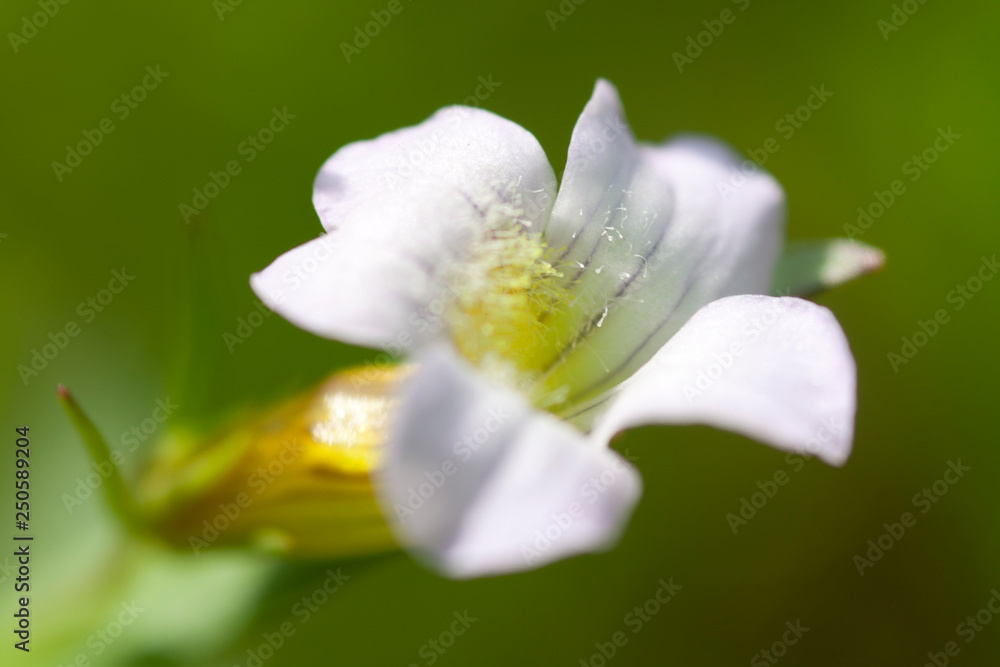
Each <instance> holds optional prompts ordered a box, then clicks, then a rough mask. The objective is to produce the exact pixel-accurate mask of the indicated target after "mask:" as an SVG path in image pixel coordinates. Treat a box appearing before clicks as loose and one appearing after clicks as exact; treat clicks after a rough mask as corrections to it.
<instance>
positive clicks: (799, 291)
mask: <svg viewBox="0 0 1000 667" xmlns="http://www.w3.org/2000/svg"><path fill="white" fill-rule="evenodd" d="M883 264H885V253H883V252H882V251H881V250H879V249H878V248H876V247H874V246H870V245H868V244H867V243H861V242H860V241H855V240H854V239H827V240H823V241H796V242H793V243H789V244H788V247H786V248H785V252H784V253H783V254H782V256H781V260H780V261H779V262H778V267H777V269H776V270H775V272H774V282H773V283H772V285H771V293H772V294H778V295H782V296H810V295H813V294H816V293H817V292H822V291H823V290H825V289H829V288H830V287H836V286H837V285H840V284H841V283H846V282H847V281H849V280H854V279H855V278H858V277H860V276H863V275H865V274H868V273H872V272H874V271H878V270H879V269H881V268H882V265H883Z"/></svg>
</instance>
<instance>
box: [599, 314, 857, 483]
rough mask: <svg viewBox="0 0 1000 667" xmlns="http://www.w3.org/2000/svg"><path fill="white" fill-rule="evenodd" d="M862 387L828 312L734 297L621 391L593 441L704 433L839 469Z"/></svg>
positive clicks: (699, 319)
mask: <svg viewBox="0 0 1000 667" xmlns="http://www.w3.org/2000/svg"><path fill="white" fill-rule="evenodd" d="M855 384H856V369H855V365H854V357H853V356H852V355H851V350H850V348H849V347H848V344H847V339H846V337H845V336H844V332H843V330H842V329H841V328H840V324H839V323H838V322H837V320H836V318H835V317H834V316H833V313H831V312H830V311H829V310H827V309H826V308H823V307H822V306H818V305H816V304H814V303H811V302H809V301H804V300H802V299H797V298H793V297H784V298H776V297H768V296H735V297H729V298H726V299H720V300H719V301H716V302H714V303H711V304H709V305H708V306H706V307H704V308H702V309H701V310H700V311H699V312H698V313H697V314H696V315H695V316H694V317H693V318H691V320H690V321H689V322H688V323H687V324H685V325H684V328H683V329H681V330H680V332H678V333H677V335H676V336H674V337H673V338H672V339H671V340H670V342H668V343H667V344H666V345H665V346H664V347H663V349H661V350H660V351H659V352H657V353H656V355H655V356H654V357H653V359H652V360H650V361H649V363H647V364H646V366H644V367H643V368H642V369H640V370H639V372H638V373H636V374H635V376H634V377H633V378H632V379H630V380H629V381H628V382H627V383H625V385H623V386H622V388H621V390H620V393H619V394H618V395H617V396H616V397H615V399H614V401H613V402H612V403H611V406H610V407H609V408H608V410H607V412H606V413H605V414H604V415H602V416H601V417H600V418H599V419H598V420H597V423H596V424H595V426H594V431H593V435H594V437H595V438H597V439H598V440H599V441H606V440H607V439H608V438H610V437H611V436H612V435H614V433H615V432H617V431H620V430H622V429H625V428H629V427H631V426H637V425H640V424H651V423H655V424H707V425H710V426H716V427H718V428H723V429H727V430H731V431H735V432H737V433H741V434H743V435H746V436H749V437H751V438H755V439H757V440H760V441H761V442H764V443H767V444H769V445H773V446H775V447H778V448H779V449H785V450H790V451H795V452H806V453H810V454H815V455H818V456H819V457H820V458H822V459H823V460H824V461H826V462H827V463H830V464H833V465H842V464H843V463H844V462H845V461H846V460H847V457H848V455H849V454H850V450H851V443H852V439H853V435H854V411H855V401H856V397H855Z"/></svg>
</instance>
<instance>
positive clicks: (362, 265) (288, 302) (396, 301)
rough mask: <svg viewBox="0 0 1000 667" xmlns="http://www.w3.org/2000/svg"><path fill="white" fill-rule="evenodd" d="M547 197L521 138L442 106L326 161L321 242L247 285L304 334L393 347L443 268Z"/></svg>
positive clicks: (506, 127) (531, 216) (318, 198)
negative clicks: (425, 117)
mask: <svg viewBox="0 0 1000 667" xmlns="http://www.w3.org/2000/svg"><path fill="white" fill-rule="evenodd" d="M554 192H555V175H554V173H553V172H552V167H551V166H550V165H549V163H548V160H547V158H546V157H545V153H544V151H543V150H542V148H541V146H539V144H538V141H537V140H536V139H535V138H534V136H532V135H531V133H530V132H528V131H527V130H525V129H523V128H521V127H520V126H518V125H516V124H515V123H512V122H510V121H508V120H505V119H503V118H500V117H499V116H496V115H494V114H491V113H489V112H487V111H482V110H479V109H472V108H464V107H451V108H447V109H442V110H441V111H439V112H438V113H436V114H435V115H434V116H432V117H431V118H430V119H428V120H427V121H425V122H424V123H422V124H420V125H417V126H415V127H410V128H406V129H402V130H398V131H396V132H391V133H389V134H385V135H382V136H381V137H378V138H377V139H373V140H371V141H361V142H357V143H354V144H350V145H347V146H345V147H343V148H341V149H340V150H339V151H337V152H336V153H335V154H334V155H333V157H331V158H330V159H329V160H327V162H326V164H324V165H323V168H322V169H321V170H320V172H319V175H318V176H317V177H316V183H315V186H314V193H313V203H314V204H315V206H316V210H317V212H318V213H319V216H320V219H321V220H322V222H323V226H324V227H325V228H326V230H327V234H326V235H325V236H324V237H321V239H318V240H315V241H313V242H311V243H307V244H306V245H304V246H302V247H299V248H296V249H295V250H292V251H291V252H289V253H286V254H285V255H282V256H281V257H279V258H278V259H277V260H276V261H275V262H274V263H273V264H271V265H270V266H269V267H267V268H266V269H264V271H261V272H260V273H258V274H255V275H254V276H253V277H252V279H251V284H252V286H253V288H254V290H255V291H256V292H257V294H258V296H260V297H261V299H263V300H264V301H265V302H267V303H268V304H269V305H271V306H272V307H273V308H274V309H275V310H276V311H277V312H279V313H281V314H282V315H283V316H285V317H286V318H288V319H289V320H290V321H292V322H294V323H295V324H297V325H298V326H300V327H303V328H305V329H308V330H309V331H312V332H313V333H316V334H319V335H321V336H326V337H329V338H335V339H339V340H344V341H348V342H351V343H356V344H359V345H369V346H379V347H390V348H391V347H395V346H397V345H399V341H400V338H403V339H407V337H412V335H413V334H414V329H415V325H414V322H415V321H416V320H418V319H424V320H426V317H424V316H425V315H427V314H428V311H429V309H430V308H432V306H433V305H434V304H435V302H436V301H442V300H450V299H452V298H453V288H452V287H451V286H450V285H449V284H448V281H449V276H448V270H449V268H451V267H452V266H453V265H454V263H455V262H456V261H460V259H461V258H462V257H463V255H464V254H465V253H467V252H468V249H469V247H470V245H471V244H472V243H474V242H475V241H476V240H477V239H478V238H479V235H481V234H482V233H483V231H484V230H485V228H486V226H487V225H489V224H491V223H496V222H499V221H502V220H510V219H519V220H522V221H524V223H525V224H527V225H530V226H531V227H534V228H535V229H539V230H540V229H541V226H542V223H544V221H545V220H546V219H547V218H548V215H549V211H550V209H551V205H552V201H553V193H554ZM438 305H440V304H438ZM437 314H439V313H437ZM404 345H405V344H404Z"/></svg>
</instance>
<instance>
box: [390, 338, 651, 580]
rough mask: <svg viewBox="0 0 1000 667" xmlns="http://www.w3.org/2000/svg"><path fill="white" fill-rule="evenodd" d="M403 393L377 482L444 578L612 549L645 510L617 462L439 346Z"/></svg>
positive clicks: (410, 538)
mask: <svg viewBox="0 0 1000 667" xmlns="http://www.w3.org/2000/svg"><path fill="white" fill-rule="evenodd" d="M423 356H424V359H423V363H422V366H421V368H420V370H419V371H418V372H417V374H416V376H415V377H414V378H413V379H412V380H411V382H410V384H409V386H408V388H407V389H406V391H405V397H404V400H403V403H402V405H401V406H400V408H399V413H398V415H397V419H396V423H395V425H394V428H393V433H394V435H393V436H392V437H391V438H390V443H389V451H388V453H387V456H386V459H385V467H384V469H383V471H382V474H381V477H380V479H379V488H380V490H381V493H380V495H381V499H382V503H383V509H384V511H385V513H386V515H387V516H388V517H390V518H391V519H390V520H391V521H392V522H393V523H394V524H395V525H396V530H397V532H398V534H399V538H400V541H401V542H402V543H403V544H405V545H408V546H410V547H412V548H413V549H414V550H415V551H416V553H417V554H418V555H419V556H421V557H422V558H423V559H425V560H427V561H430V563H431V564H432V565H433V566H435V567H436V568H437V569H439V570H440V571H442V572H443V573H444V574H446V575H448V576H451V577H456V578H464V577H475V576H481V575H487V574H495V573H501V572H510V571H515V570H525V569H530V568H534V567H539V566H541V565H544V564H546V563H550V562H552V561H555V560H558V559H560V558H565V557H567V556H570V555H574V554H578V553H582V552H586V551H593V550H598V549H602V548H605V547H608V546H610V545H611V544H612V543H613V542H615V541H616V540H617V538H618V535H619V533H620V532H621V530H622V527H623V526H624V523H625V521H626V520H627V518H628V517H629V515H630V514H631V511H632V508H633V506H634V505H635V503H636V502H637V500H638V498H639V496H640V494H641V487H642V483H641V480H640V478H639V475H638V473H637V472H636V471H635V469H634V468H632V466H631V465H629V464H628V463H626V462H625V461H624V460H623V459H622V457H620V456H619V455H618V454H617V453H615V452H613V451H611V450H609V449H607V448H605V447H595V446H594V445H593V444H591V443H589V442H588V441H587V439H586V438H585V436H584V435H583V434H581V433H580V432H578V431H576V430H575V429H573V428H571V427H569V426H568V425H566V424H563V423H561V422H559V421H558V420H557V419H555V418H554V417H552V416H551V415H549V414H547V413H542V412H537V411H535V410H533V409H532V408H531V407H529V406H528V405H527V404H526V403H525V402H524V400H523V399H522V398H521V397H520V396H519V395H517V394H515V393H513V392H511V391H509V390H507V389H504V388H499V387H495V386H493V385H491V384H489V383H488V382H487V381H486V379H485V378H484V377H482V376H479V375H478V374H476V373H475V371H473V370H472V369H471V368H470V367H469V366H467V365H466V364H465V362H464V361H460V360H458V359H457V357H456V356H455V355H454V353H452V352H451V351H449V350H447V349H445V348H443V347H433V348H430V349H429V350H428V351H427V352H426V353H425V354H424V355H423Z"/></svg>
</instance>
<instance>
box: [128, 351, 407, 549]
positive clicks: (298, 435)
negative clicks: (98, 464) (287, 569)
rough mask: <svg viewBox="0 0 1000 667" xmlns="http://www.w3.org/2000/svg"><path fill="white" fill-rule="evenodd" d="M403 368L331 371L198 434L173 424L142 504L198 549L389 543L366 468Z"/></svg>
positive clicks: (168, 531)
mask: <svg viewBox="0 0 1000 667" xmlns="http://www.w3.org/2000/svg"><path fill="white" fill-rule="evenodd" d="M407 372H408V369H407V368H405V367H396V368H393V369H391V370H387V371H372V370H369V369H365V370H360V369H355V370H349V371H345V372H341V373H337V374H335V375H333V376H332V377H330V378H328V379H327V380H325V381H324V382H322V383H321V384H320V385H318V386H317V387H315V388H313V389H311V390H309V391H307V392H305V393H303V394H301V395H300V396H297V397H295V398H293V399H290V400H288V401H286V402H284V403H282V404H280V405H277V406H276V407H273V408H271V409H267V410H265V411H263V412H260V411H257V412H255V413H249V412H248V413H247V414H244V415H242V416H241V417H240V418H238V419H235V420H234V421H233V422H232V423H231V424H229V425H228V426H227V427H226V428H223V429H222V430H220V431H219V432H218V433H216V434H215V435H214V436H211V437H209V438H207V439H204V438H203V439H200V440H198V439H195V438H191V437H187V436H181V435H177V436H174V437H173V439H172V440H171V441H169V442H166V443H164V445H163V446H162V447H161V448H159V449H158V450H157V455H156V459H155V460H154V461H153V462H152V463H151V465H150V466H149V468H148V470H147V472H146V474H145V475H144V476H143V479H142V480H141V483H140V488H139V493H138V495H139V500H138V504H139V506H140V513H141V514H143V515H144V516H145V518H146V520H147V522H148V524H149V525H150V527H151V528H152V529H153V531H154V532H155V533H157V534H159V535H160V536H162V537H164V538H166V539H167V540H168V541H170V542H172V543H174V544H176V545H177V546H183V547H185V548H190V549H192V550H193V551H194V552H195V553H199V552H200V551H202V550H203V549H206V548H210V547H217V546H223V545H225V546H233V545H248V544H249V545H255V546H260V547H264V548H267V549H272V550H277V551H280V552H282V553H286V554H290V555H295V556H305V557H340V556H348V555H357V554H364V553H374V552H379V551H385V550H389V549H393V548H395V546H396V545H395V541H394V540H393V537H392V534H391V531H390V530H389V527H388V524H387V523H386V521H385V519H384V518H383V516H382V512H381V510H380V509H379V506H378V504H377V502H376V499H375V495H374V490H373V487H372V478H371V473H372V471H373V470H374V469H375V468H376V467H377V466H378V464H379V459H380V456H381V454H382V444H383V441H384V439H385V436H386V430H387V428H388V425H389V424H388V421H389V416H390V411H391V409H392V406H393V402H394V400H395V399H394V392H395V390H396V387H397V385H398V383H399V381H400V380H401V379H402V378H403V376H404V375H405V374H406V373H407Z"/></svg>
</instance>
